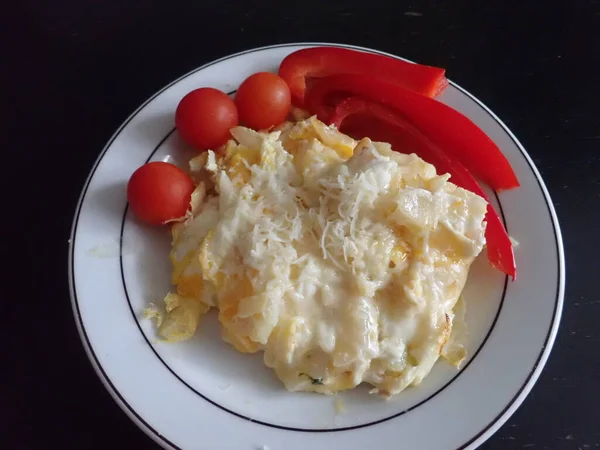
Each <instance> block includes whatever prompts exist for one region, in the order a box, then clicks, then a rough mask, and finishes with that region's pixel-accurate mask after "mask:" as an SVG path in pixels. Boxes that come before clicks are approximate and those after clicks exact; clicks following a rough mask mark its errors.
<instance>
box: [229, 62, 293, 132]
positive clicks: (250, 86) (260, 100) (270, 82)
mask: <svg viewBox="0 0 600 450" xmlns="http://www.w3.org/2000/svg"><path fill="white" fill-rule="evenodd" d="M235 104H236V106H237V108H238V113H239V118H240V122H242V124H244V125H246V126H247V127H249V128H252V129H254V130H257V131H258V130H266V129H268V128H271V127H274V126H276V125H280V124H281V123H283V121H284V120H285V119H286V117H287V115H288V113H289V111H290V107H291V104H292V97H291V93H290V88H289V86H288V85H287V83H286V82H285V81H284V80H283V78H281V77H279V76H278V75H276V74H274V73H270V72H258V73H255V74H254V75H250V76H249V77H248V78H246V80H244V82H243V83H242V84H241V85H240V87H239V89H238V91H237V93H236V95H235Z"/></svg>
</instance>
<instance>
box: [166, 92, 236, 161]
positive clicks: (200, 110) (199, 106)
mask: <svg viewBox="0 0 600 450" xmlns="http://www.w3.org/2000/svg"><path fill="white" fill-rule="evenodd" d="M237 124H238V113H237V109H236V107H235V103H233V100H231V98H229V96H227V94H224V93H223V92H221V91H219V90H217V89H213V88H200V89H196V90H194V91H192V92H190V93H189V94H187V95H186V96H185V97H183V98H182V99H181V101H180V102H179V105H178V106H177V111H176V112H175V125H176V126H177V130H178V131H179V134H180V135H181V137H182V138H183V140H184V141H186V142H187V143H188V144H190V145H191V146H192V147H194V148H196V149H197V150H207V149H212V150H214V149H216V148H217V147H220V146H221V145H223V144H225V143H226V142H227V141H228V140H229V139H230V138H231V135H230V133H229V129H230V128H232V127H235V126H237Z"/></svg>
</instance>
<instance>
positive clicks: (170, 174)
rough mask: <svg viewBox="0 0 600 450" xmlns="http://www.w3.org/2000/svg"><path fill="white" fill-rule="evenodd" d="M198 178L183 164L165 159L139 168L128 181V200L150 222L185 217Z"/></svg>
mask: <svg viewBox="0 0 600 450" xmlns="http://www.w3.org/2000/svg"><path fill="white" fill-rule="evenodd" d="M195 187H196V186H195V185H194V181H193V180H192V179H191V178H190V177H189V175H188V174H187V173H185V172H184V171H183V170H181V169H180V168H179V167H176V166H174V165H173V164H169V163H166V162H162V161H155V162H150V163H148V164H144V165H143V166H142V167H140V168H139V169H137V170H136V171H135V172H133V174H132V175H131V178H129V182H128V183H127V201H128V202H129V206H130V208H131V210H132V211H133V213H134V214H135V216H136V217H137V218H138V219H140V220H141V221H143V222H145V223H148V224H150V225H162V224H164V223H165V222H166V221H168V220H172V219H178V218H180V217H183V216H184V215H185V213H186V212H187V210H188V208H189V206H190V200H191V196H192V192H194V189H195Z"/></svg>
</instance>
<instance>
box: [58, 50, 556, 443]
mask: <svg viewBox="0 0 600 450" xmlns="http://www.w3.org/2000/svg"><path fill="white" fill-rule="evenodd" d="M293 46H305V47H306V46H332V47H344V48H351V49H356V50H362V51H368V52H371V53H376V54H381V55H385V56H390V57H393V58H396V59H401V60H405V61H409V62H412V61H410V60H407V59H405V58H402V57H399V56H397V55H394V54H391V53H387V52H383V51H380V50H375V49H371V48H367V47H362V46H356V45H348V44H341V43H331V42H288V43H280V44H274V45H268V46H262V47H254V48H249V49H246V50H242V51H240V52H236V53H232V54H230V55H226V56H223V57H221V58H219V59H216V60H212V61H209V62H207V63H206V64H203V65H201V66H199V67H197V68H194V69H192V70H191V71H189V72H187V73H185V74H183V75H182V76H180V77H179V78H177V79H175V80H173V81H171V82H170V83H168V84H167V85H165V86H164V87H162V88H161V89H159V90H158V91H156V92H155V93H154V94H153V95H152V96H150V97H149V98H148V99H146V100H145V101H144V102H143V103H142V104H141V105H140V106H139V107H138V108H136V109H135V111H133V112H132V113H131V114H130V115H129V116H128V117H127V118H126V119H125V120H124V121H123V122H122V124H121V125H120V126H119V128H118V129H117V130H116V131H115V132H114V133H113V135H112V136H111V138H110V139H109V140H108V141H107V143H106V145H105V146H104V147H103V149H102V150H101V152H100V154H99V155H98V157H97V158H96V160H95V162H94V165H93V166H92V168H91V169H90V172H89V175H88V177H87V179H86V181H85V184H84V186H83V188H82V191H81V194H80V196H79V199H78V202H77V207H76V209H75V214H74V217H73V222H72V226H71V233H70V238H69V254H68V278H69V293H70V297H71V306H72V310H73V315H74V319H75V322H76V326H77V330H78V333H79V337H80V339H81V341H82V344H83V346H84V349H85V351H86V354H87V356H88V359H89V360H90V363H91V364H92V367H93V368H94V371H95V372H96V375H97V376H98V377H99V378H100V380H101V381H102V384H104V386H105V388H106V390H107V391H108V392H109V394H110V395H111V397H112V398H113V400H114V401H115V402H116V403H117V404H118V405H119V407H120V408H121V409H122V410H123V411H124V412H125V413H126V414H127V416H128V417H129V418H130V420H132V421H133V422H134V423H135V424H136V425H137V426H138V428H140V429H141V430H142V431H144V433H145V434H146V435H147V436H149V437H150V438H151V439H152V440H153V441H154V442H156V443H157V444H159V445H160V446H162V447H165V444H166V445H168V446H170V447H171V448H175V449H179V448H180V447H178V446H177V445H175V444H174V443H172V442H171V441H169V440H168V439H167V438H166V437H164V436H162V435H161V434H160V433H159V432H158V431H157V430H155V429H154V428H152V427H151V426H150V425H149V424H148V423H146V422H145V420H144V419H143V418H142V417H141V416H140V415H139V414H138V412H137V411H136V410H135V409H134V408H133V407H131V406H130V405H129V404H128V403H127V402H126V401H125V399H124V398H123V397H122V395H121V394H120V392H119V391H118V390H117V389H116V387H115V386H114V385H113V383H112V381H111V380H110V378H109V377H108V376H107V374H106V373H105V371H104V369H103V368H102V365H101V364H100V362H99V361H98V359H97V357H96V355H95V353H94V351H93V349H92V347H91V342H90V341H89V337H88V336H87V333H86V331H85V327H84V325H83V323H82V319H81V315H80V311H79V304H78V301H77V295H76V291H75V280H74V276H73V274H74V266H73V255H74V249H75V246H74V243H75V236H76V232H77V225H78V218H79V215H80V212H81V207H82V205H83V201H84V199H85V196H86V193H87V191H88V188H89V185H90V182H91V180H92V178H93V176H94V174H95V172H96V170H97V168H98V166H99V164H100V162H101V161H102V159H103V158H104V156H105V154H106V152H107V150H108V149H109V148H110V147H111V145H112V143H113V142H114V141H115V139H116V138H117V137H118V136H119V134H120V133H121V132H122V131H123V129H124V128H125V127H127V125H128V124H129V122H130V121H131V120H132V119H133V118H134V117H135V116H136V115H137V114H138V113H139V112H140V111H141V110H142V109H143V108H144V107H145V106H146V105H148V104H149V103H150V102H151V101H152V100H154V99H155V98H156V97H158V96H159V95H160V94H162V93H163V92H164V91H166V90H167V89H169V88H170V87H171V86H173V85H175V84H177V83H178V82H180V81H181V80H183V79H185V78H187V77H188V76H190V75H192V74H194V73H196V72H199V71H201V70H203V69H205V68H207V67H209V66H212V65H215V64H218V63H220V62H223V61H225V60H228V59H233V58H236V57H239V56H242V55H245V54H249V53H254V52H259V51H264V50H270V49H275V48H283V47H293ZM449 84H451V85H453V86H454V87H455V88H457V89H458V90H459V91H460V92H462V93H463V94H465V95H466V96H467V97H468V98H469V99H470V100H472V101H474V102H475V103H476V104H477V105H478V106H479V107H480V108H482V109H483V110H484V111H485V112H486V113H487V114H489V115H490V117H491V118H492V119H494V121H495V122H496V123H498V125H500V127H501V128H502V129H503V130H504V131H505V132H506V134H507V135H508V136H509V137H510V138H511V140H512V141H513V142H514V144H515V145H516V147H517V148H518V150H519V152H520V153H521V154H522V155H523V157H524V158H525V160H526V162H527V164H528V166H529V168H530V169H531V171H532V172H533V174H534V176H535V179H536V182H537V183H538V186H539V188H540V190H541V192H542V194H543V197H544V200H545V203H546V206H547V208H548V212H549V215H550V218H551V220H552V227H553V231H554V235H555V241H556V242H555V244H556V251H557V266H558V280H557V281H558V285H557V293H556V301H555V304H554V311H553V316H552V322H551V325H550V328H549V330H548V333H547V336H546V338H545V340H544V344H543V346H542V348H541V351H540V354H539V355H538V358H537V360H536V362H535V364H534V366H533V368H532V369H531V371H530V372H529V375H528V377H527V379H526V380H525V381H524V383H523V384H522V386H521V388H520V390H519V391H517V392H516V394H515V395H514V396H513V398H512V399H511V400H510V401H509V402H508V404H507V405H506V407H505V408H504V409H503V410H502V411H500V412H499V413H498V415H497V416H496V417H495V418H494V419H493V420H492V421H491V422H490V423H489V424H488V425H487V426H486V427H484V428H483V429H482V430H481V431H480V432H479V433H478V434H477V435H475V436H473V437H472V438H471V439H469V440H468V441H467V442H466V443H464V444H463V445H461V446H460V447H459V448H460V449H466V448H476V447H478V446H479V445H481V444H482V443H483V442H485V441H486V440H487V439H489V438H490V437H491V436H492V435H493V434H494V433H495V432H496V431H497V430H498V429H499V428H500V427H501V426H502V425H503V424H504V423H505V422H506V421H507V420H508V418H509V417H510V416H511V415H512V414H513V413H514V412H515V411H516V410H517V409H518V408H519V406H520V405H521V404H522V403H523V401H524V399H525V398H526V396H527V395H528V394H529V392H530V391H531V389H532V388H533V386H534V384H535V383H536V381H537V380H538V378H539V376H540V374H541V372H542V370H543V368H544V366H545V365H546V362H547V360H548V358H549V356H550V353H551V351H552V348H553V346H554V341H555V339H556V335H557V333H558V328H559V326H560V320H561V316H562V309H563V304H564V289H565V272H566V269H565V261H564V245H563V239H562V233H561V230H560V224H559V222H558V218H557V215H556V211H555V209H554V205H553V203H552V200H551V197H550V194H549V192H548V190H547V188H546V185H545V183H544V181H543V179H542V177H541V175H540V173H539V171H538V169H537V167H536V166H535V164H534V162H533V161H532V159H531V157H530V156H529V154H528V153H527V151H526V150H525V148H524V147H523V145H522V144H521V143H520V142H519V140H518V139H517V137H516V136H515V135H514V134H513V132H512V131H511V130H510V129H509V128H508V127H507V126H506V125H505V124H504V122H502V120H501V119H500V118H499V117H498V116H497V115H496V114H495V113H494V112H493V111H491V110H490V109H489V108H488V107H487V106H486V105H485V104H484V103H483V102H481V101H480V100H479V99H478V98H477V97H475V96H474V95H472V94H471V93H469V92H468V91H467V90H465V89H464V88H463V87H461V86H460V85H458V84H456V83H455V82H453V81H450V80H449ZM315 432H318V430H315ZM165 448H166V447H165Z"/></svg>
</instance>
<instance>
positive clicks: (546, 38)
mask: <svg viewBox="0 0 600 450" xmlns="http://www.w3.org/2000/svg"><path fill="white" fill-rule="evenodd" d="M17 3H19V5H17ZM253 3H257V5H254V6H251V4H253ZM258 3H259V2H246V1H236V2H233V1H227V0H219V1H186V2H176V1H171V2H152V1H145V2H142V1H123V0H121V1H119V0H104V1H102V2H100V1H98V2H89V1H74V0H72V1H58V0H57V1H54V2H44V1H32V0H23V1H21V2H11V6H9V7H7V6H6V5H5V6H4V7H3V13H2V15H1V16H0V17H1V22H2V23H1V26H0V36H1V38H2V39H1V41H0V42H2V47H3V50H2V53H1V55H2V66H1V69H0V76H1V77H2V79H3V80H4V83H3V84H2V87H3V89H2V99H3V100H2V102H0V103H1V107H2V110H3V111H2V112H3V114H2V117H4V120H2V123H3V125H4V127H5V129H4V130H3V131H4V133H3V135H4V136H8V141H6V140H4V144H5V147H4V148H3V161H4V165H3V168H4V170H3V177H1V178H2V183H3V186H4V188H5V189H4V190H3V191H4V193H5V195H4V197H3V201H4V205H5V208H6V209H5V212H4V214H3V217H4V220H3V221H2V222H3V225H4V227H3V230H4V232H3V237H4V239H3V242H4V245H6V244H8V250H4V252H3V256H4V259H5V260H8V261H9V266H10V267H11V269H10V271H9V275H10V278H9V277H4V283H3V291H2V292H3V294H4V295H2V298H1V300H0V305H1V308H2V309H1V310H0V311H1V316H0V317H2V319H3V322H4V324H5V326H4V335H5V336H6V337H7V338H8V346H6V345H5V346H4V349H5V350H4V352H3V353H4V354H5V357H4V358H3V360H4V361H3V367H2V370H1V371H0V372H1V373H2V383H1V386H2V390H3V394H2V397H1V404H2V410H3V411H4V414H3V415H4V417H5V418H4V419H3V421H2V428H1V430H2V433H1V434H0V446H2V447H3V448H12V449H15V448H24V449H25V448H26V449H37V448H55V447H62V448H78V449H79V448H82V449H83V448H85V449H106V448H148V449H151V448H155V447H156V446H155V444H154V443H153V442H152V441H151V440H150V439H149V438H147V437H146V436H145V435H144V433H142V432H141V431H140V430H138V429H137V428H136V427H135V425H133V423H131V422H130V421H129V419H128V418H127V417H126V415H125V414H124V413H123V412H121V410H120V409H119V407H118V406H117V405H116V404H115V403H114V402H113V400H112V399H111V397H110V395H109V394H108V393H107V392H106V391H105V390H104V388H103V386H102V384H101V383H100V381H99V379H98V378H97V377H96V375H95V373H94V371H93V369H92V367H91V365H90V364H89V362H88V360H87V357H86V355H85V353H84V350H83V347H82V345H81V343H80V340H79V336H78V334H77V331H76V329H75V324H74V321H73V317H72V313H71V305H70V300H69V293H68V286H67V240H68V238H69V231H70V226H71V220H72V215H73V212H74V209H75V205H76V201H77V199H78V196H79V192H80V189H81V188H82V186H83V183H84V181H85V178H86V177H87V174H88V171H89V170H90V169H91V167H92V164H93V162H94V160H95V158H96V157H97V155H98V153H99V152H100V150H101V149H102V147H103V146H104V144H105V143H106V141H107V140H108V139H109V138H110V136H111V135H112V133H113V132H114V131H115V130H116V129H117V127H118V126H119V125H120V123H121V122H122V121H123V120H124V119H125V118H126V117H127V116H128V115H129V114H130V113H131V112H132V111H133V110H134V109H135V108H136V107H137V106H138V105H139V104H141V103H142V102H143V101H144V100H145V99H146V98H147V97H149V96H150V95H152V94H153V93H154V92H155V91H157V90H158V89H160V88H161V87H162V86H164V85H165V84H167V83H168V82H170V81H171V80H173V79H175V78H177V77H178V76H180V75H181V74H183V73H185V72H187V71H189V70H191V69H193V68H195V67H197V66H199V65H202V64H204V63H206V62H208V61H210V60H213V59H216V58H219V57H221V56H224V55H227V54H230V53H233V52H237V51H240V50H244V49H248V48H252V47H256V46H262V45H269V44H274V43H281V42H294V41H329V42H341V43H349V44H357V45H362V46H367V47H371V48H376V49H380V50H384V51H388V52H391V53H394V54H397V55H401V56H404V57H407V58H409V59H413V60H416V61H419V62H425V63H428V64H432V65H438V66H442V67H446V68H447V70H448V76H449V77H450V78H451V79H452V80H454V81H456V82H457V83H458V84H460V85H461V86H463V87H465V88H466V89H467V90H469V91H470V92H472V93H473V94H474V95H476V96H477V97H479V98H480V99H481V100H482V101H483V102H484V103H486V104H487V105H488V106H489V107H490V108H491V109H492V110H493V111H495V112H496V114H498V115H499V116H500V117H501V118H502V119H503V120H504V121H505V122H506V124H507V125H508V126H509V127H510V128H511V129H512V130H513V131H514V133H515V134H516V135H517V136H518V138H519V139H520V140H521V142H522V143H523V145H524V146H525V148H526V149H527V150H528V151H529V153H530V154H531V156H532V157H533V159H534V161H535V163H536V164H537V166H538V168H539V170H540V172H541V173H542V175H543V177H544V180H545V181H546V183H547V186H548V189H549V191H550V194H551V196H552V199H553V201H554V205H555V206H556V210H557V213H558V217H559V220H560V222H561V226H562V230H563V236H564V243H565V249H566V258H567V264H566V266H567V273H568V277H567V289H566V298H565V308H564V313H563V319H562V324H561V327H560V331H559V335H558V338H557V340H556V344H555V348H554V350H553V352H552V355H551V357H550V360H549V362H548V364H547V366H546V368H545V370H544V372H543V374H542V376H541V378H540V380H539V381H538V383H537V385H536V386H535V388H534V389H533V391H532V392H531V394H530V395H529V396H528V398H527V399H526V400H525V402H524V404H523V405H522V406H521V408H520V409H519V410H518V411H517V413H516V414H515V415H514V416H513V417H511V418H510V419H509V420H508V422H507V423H506V424H505V425H504V426H503V427H502V428H501V429H500V431H498V432H497V433H496V435H495V436H494V437H493V438H491V439H490V440H489V441H488V442H487V443H486V444H485V445H484V446H483V448H485V449H495V448H507V449H528V450H541V449H588V448H592V449H593V448H600V350H599V345H600V296H599V295H598V288H597V285H598V279H599V274H598V269H599V268H600V264H599V263H600V258H599V257H598V254H599V252H600V238H599V230H600V149H599V147H600V108H598V99H599V98H600V47H599V44H600V2H599V1H593V0H588V1H584V0H577V1H573V0H572V1H557V2H538V1H519V2H517V1H514V2H513V1H507V0H503V1H481V0H473V1H466V0H453V1H439V0H438V1H422V2H419V1H411V2H401V1H390V2H388V3H387V4H384V3H381V2H378V1H374V0H369V1H362V2H358V1H344V2H330V3H327V5H321V6H317V2H313V1H301V2H277V3H275V2H269V3H268V6H267V4H266V3H265V4H264V6H259V5H258ZM15 193H17V195H15ZM9 219H10V221H9ZM6 325H8V330H6ZM508 363H510V362H508Z"/></svg>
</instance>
